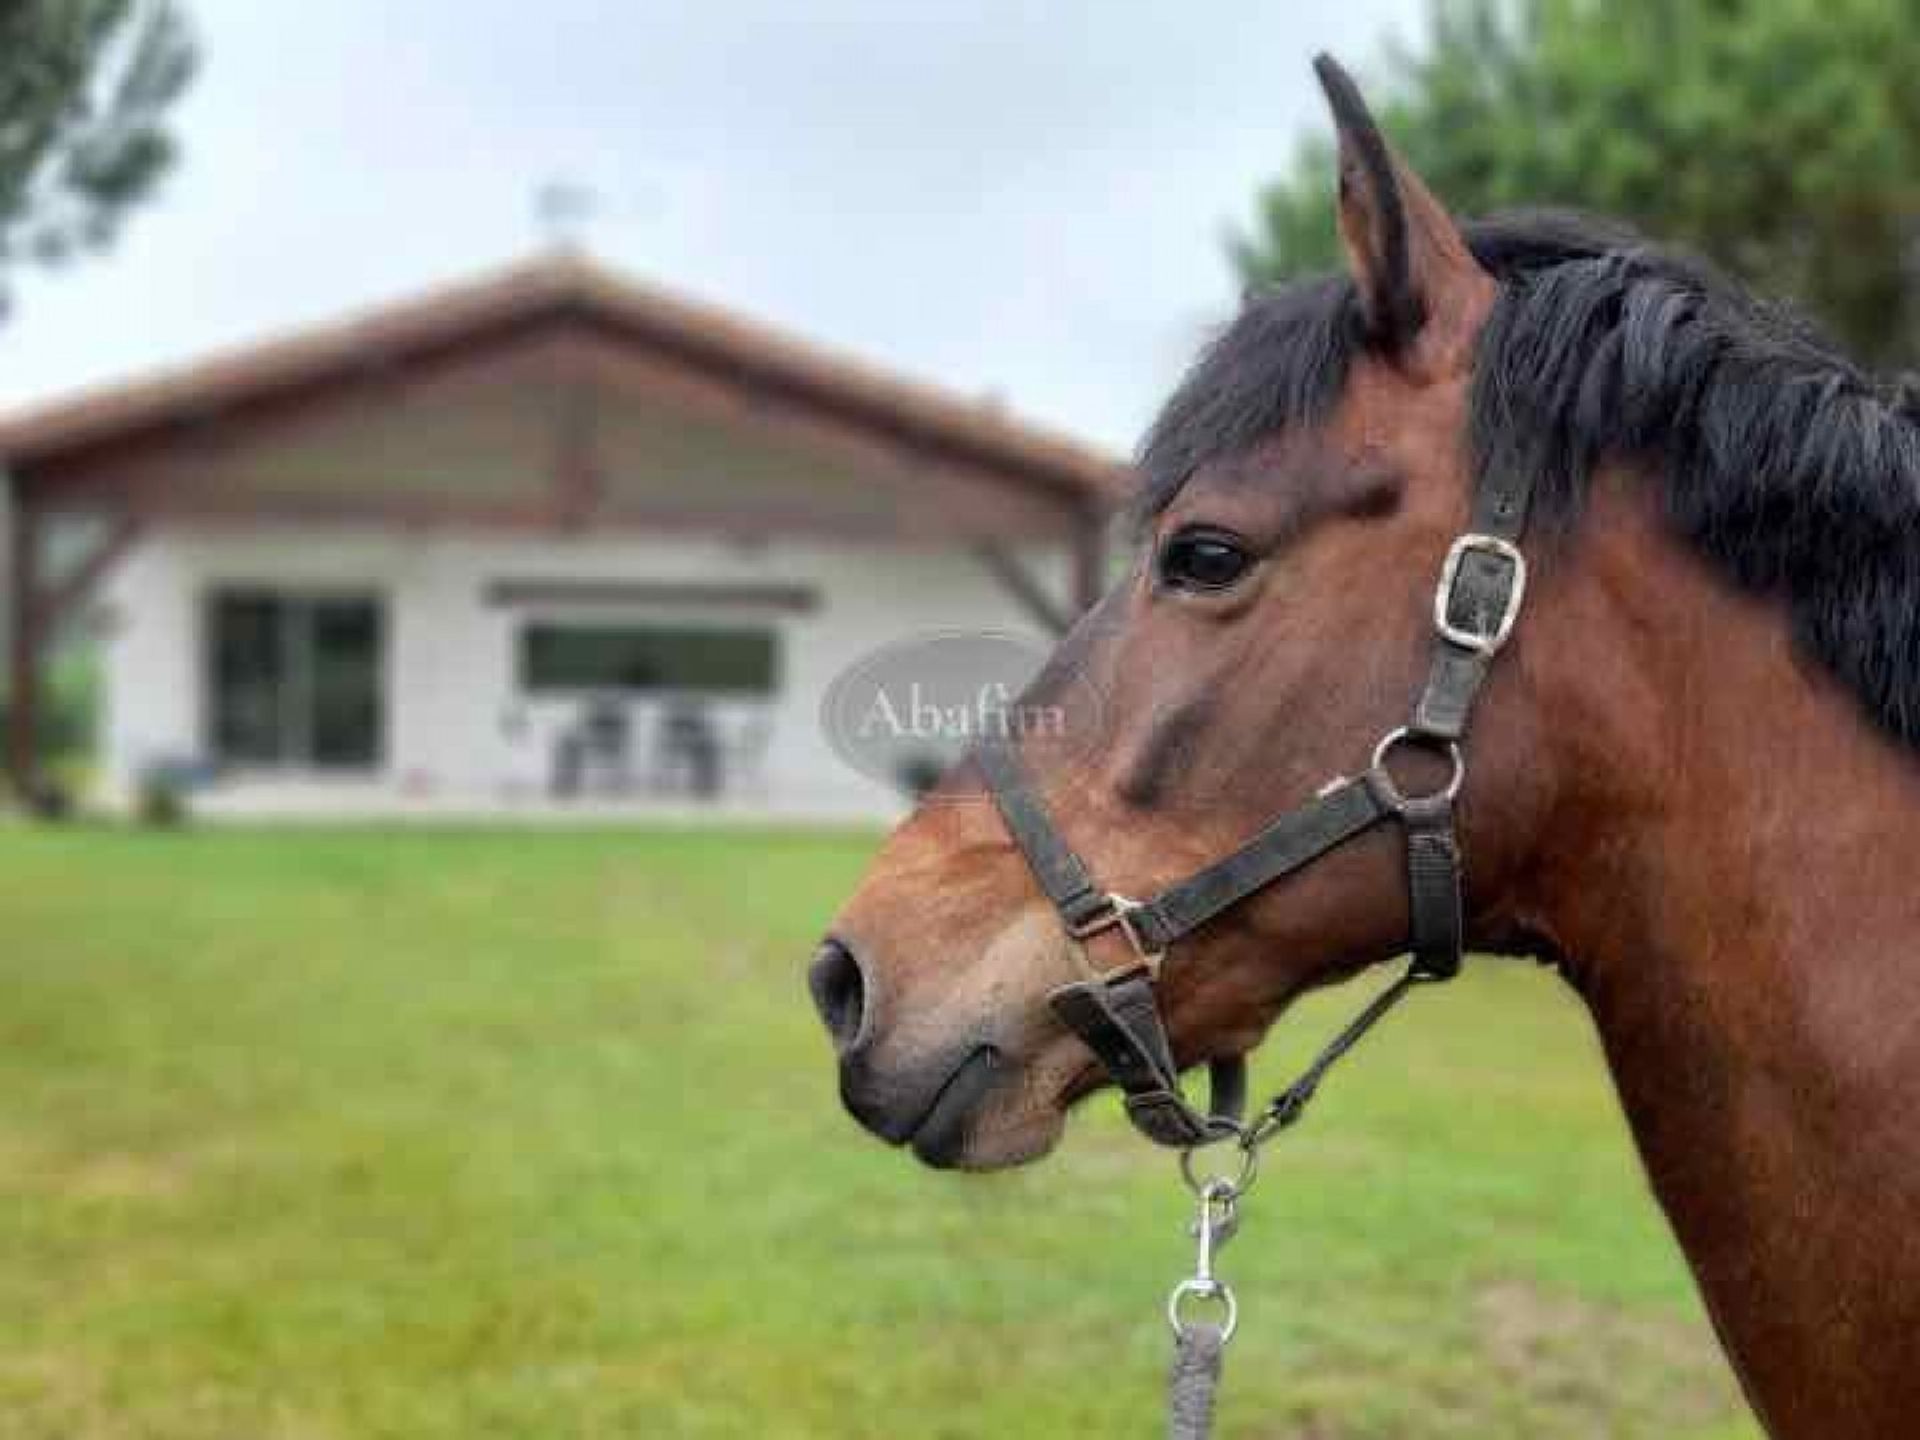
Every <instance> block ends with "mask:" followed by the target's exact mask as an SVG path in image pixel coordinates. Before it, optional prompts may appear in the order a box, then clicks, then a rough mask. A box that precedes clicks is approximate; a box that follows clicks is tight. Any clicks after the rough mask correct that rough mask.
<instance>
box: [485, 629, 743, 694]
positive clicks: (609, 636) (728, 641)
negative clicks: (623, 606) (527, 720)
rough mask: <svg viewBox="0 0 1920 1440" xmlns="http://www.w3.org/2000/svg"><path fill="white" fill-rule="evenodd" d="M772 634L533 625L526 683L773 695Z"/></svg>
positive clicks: (525, 634)
mask: <svg viewBox="0 0 1920 1440" xmlns="http://www.w3.org/2000/svg"><path fill="white" fill-rule="evenodd" d="M779 659H780V657H779V643H778V637H777V636H776V635H775V633H774V632H773V631H771V630H708V629H698V628H684V629H657V628H653V627H642V626H633V625H554V624H537V625H529V626H527V627H526V628H525V629H524V630H523V631H521V634H520V683H521V686H522V688H523V689H526V690H530V691H541V690H681V691H698V692H701V693H704V694H714V695H767V694H771V693H772V692H773V691H774V690H775V689H776V688H778V685H779Z"/></svg>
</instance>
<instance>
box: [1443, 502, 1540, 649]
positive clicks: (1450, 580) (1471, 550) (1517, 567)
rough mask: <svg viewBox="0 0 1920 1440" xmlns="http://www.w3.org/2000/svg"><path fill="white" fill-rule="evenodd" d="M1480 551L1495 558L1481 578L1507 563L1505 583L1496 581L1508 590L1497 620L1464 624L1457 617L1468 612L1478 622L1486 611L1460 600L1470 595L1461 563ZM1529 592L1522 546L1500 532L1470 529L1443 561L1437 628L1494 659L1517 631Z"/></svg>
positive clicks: (1483, 578) (1483, 569)
mask: <svg viewBox="0 0 1920 1440" xmlns="http://www.w3.org/2000/svg"><path fill="white" fill-rule="evenodd" d="M1476 555H1481V556H1486V557H1488V558H1489V559H1491V560H1492V561H1494V562H1495V566H1494V567H1492V568H1489V567H1484V566H1483V567H1482V571H1481V574H1480V575H1479V576H1478V577H1477V578H1479V579H1481V580H1487V579H1491V578H1492V569H1493V568H1498V567H1500V566H1504V567H1505V572H1506V578H1505V582H1504V584H1502V583H1500V582H1495V584H1496V588H1498V589H1499V590H1501V591H1504V595H1503V596H1502V597H1501V600H1502V603H1501V605H1500V609H1499V613H1498V614H1497V615H1495V616H1494V617H1493V623H1492V624H1491V625H1487V626H1484V627H1481V628H1470V627H1469V626H1468V625H1462V624H1460V623H1459V622H1458V621H1456V620H1455V618H1454V617H1455V616H1456V615H1458V614H1465V615H1466V616H1467V617H1469V618H1470V619H1471V620H1472V621H1475V622H1477V621H1480V620H1481V619H1483V618H1484V615H1485V611H1484V610H1483V609H1482V608H1481V607H1479V606H1476V605H1471V604H1469V605H1465V606H1463V605H1462V604H1461V603H1460V602H1461V601H1462V600H1463V599H1466V598H1468V597H1464V596H1462V595H1461V594H1460V585H1459V581H1460V571H1461V567H1462V566H1463V565H1464V564H1466V563H1467V562H1468V560H1469V559H1470V557H1473V556H1476ZM1526 593H1527V557H1526V556H1524V555H1522V554H1521V553H1520V547H1519V546H1518V545H1515V544H1514V543H1513V542H1512V541H1511V540H1503V539H1501V538H1500V536H1498V535H1483V534H1481V533H1480V532H1479V531H1477V530H1473V531H1469V532H1468V533H1466V534H1465V535H1462V536H1460V537H1459V538H1457V539H1456V540H1455V541H1454V542H1453V544H1452V545H1450V546H1448V547H1447V558H1446V559H1445V561H1443V562H1442V563H1441V566H1440V583H1439V584H1438V585H1436V586H1434V589H1433V628H1434V629H1435V630H1438V631H1439V632H1440V637H1441V638H1442V639H1443V640H1450V641H1452V642H1453V643H1454V644H1455V645H1458V646H1460V647H1461V648H1463V649H1466V650H1472V651H1474V652H1476V653H1477V654H1480V655H1484V656H1486V657H1487V658H1488V659H1492V658H1493V657H1494V656H1495V655H1497V654H1499V652H1500V647H1501V646H1503V645H1505V644H1506V643H1507V637H1508V636H1509V635H1511V634H1513V624H1514V621H1516V620H1518V619H1519V618H1520V602H1521V601H1522V600H1523V599H1524V598H1525V597H1526Z"/></svg>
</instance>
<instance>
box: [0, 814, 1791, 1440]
mask: <svg viewBox="0 0 1920 1440" xmlns="http://www.w3.org/2000/svg"><path fill="white" fill-rule="evenodd" d="M872 845H873V839H872V837H870V836H868V835H864V834H851V833H849V834H842V835H839V836H833V835H804V834H798V833H788V834H775V833H758V834H726V833H718V832H709V831H702V832H697V833H693V832H686V831H680V832H673V831H635V830H623V831H600V832H597V833H596V832H571V833H569V832H546V833H540V834H530V833H528V832H526V831H524V830H517V831H516V830H500V831H491V832H490V831H479V830H472V831H454V830H447V831H439V832H430V831H423V830H418V829H410V828H405V827H402V828H399V829H388V830H387V831H384V832H375V831H346V830H320V831H311V830H310V831H304V832H303V831H278V832H269V831H254V832H247V831H235V830H224V829H219V828H215V827H201V828H197V829H187V830H183V831H180V832H177V833H174V834H169V835H154V834H151V833H145V832H137V831H117V832H116V831H107V830H101V829H92V828H86V827H71V828H66V829H46V828H40V829H29V828H26V827H13V828H7V827H0V874H4V875H5V876H6V885H5V886H4V887H0V994H4V995H5V996H6V1004H5V1005H4V1006H0V1094H4V1095H5V1096H6V1105H5V1107H4V1109H3V1110H0V1241H3V1242H4V1245H5V1252H6V1263H5V1265H3V1266H0V1416H4V1417H5V1419H4V1422H3V1423H0V1431H4V1433H5V1434H6V1435H7V1436H8V1437H10V1440H11V1437H15V1436H20V1437H34V1436H45V1437H54V1436H58V1437H61V1440H125V1437H133V1436H141V1437H145V1440H204V1437H207V1436H249V1437H252V1436H258V1437H263V1440H264V1437H287V1440H293V1437H345V1436H355V1437H369V1440H373V1437H392V1440H400V1437H405V1440H437V1437H456V1436H457V1437H460V1440H488V1437H499V1440H506V1437H532V1436H537V1437H541V1440H568V1437H588V1436H660V1437H712V1440H719V1437H732V1436H740V1437H749V1436H751V1437H755V1440H798V1437H811V1436H819V1437H829V1436H830V1437H834V1440H880V1437H883V1436H884V1437H893V1436H902V1435H910V1436H915V1437H929V1440H966V1437H976V1436H997V1437H1019V1436H1032V1437H1036V1440H1038V1437H1059V1436H1078V1435H1099V1436H1116V1435H1118V1436H1126V1435H1151V1434H1155V1433H1158V1431H1159V1428H1160V1413H1159V1407H1160V1405H1161V1404H1162V1402H1163V1396H1162V1393H1161V1389H1162V1383H1163V1379H1164V1375H1165V1365H1166V1360H1167V1346H1168V1338H1167V1332H1166V1327H1165V1322H1164V1321H1163V1320H1162V1319H1161V1318H1160V1306H1161V1304H1162V1302H1163V1301H1164V1299H1165V1296H1166V1292H1167V1290H1168V1288H1170V1287H1171V1285H1172V1283H1173V1281H1174V1280H1175V1279H1176V1278H1177V1277H1178V1276H1179V1275H1180V1274H1182V1273H1183V1271H1184V1270H1185V1268H1186V1267H1189V1266H1191V1264H1192V1260H1193V1251H1192V1244H1191V1242H1190V1241H1189V1240H1188V1239H1187V1238H1186V1236H1185V1235H1184V1234H1183V1227H1184V1224H1185V1221H1186V1219H1187V1197H1186V1194H1185V1192H1184V1191H1183V1190H1182V1189H1181V1188H1180V1185H1179V1181H1178V1179H1177V1178H1176V1177H1175V1175H1174V1170H1173V1166H1172V1163H1171V1161H1170V1160H1169V1159H1168V1157H1167V1156H1165V1155H1164V1154H1161V1153H1157V1152H1153V1151H1151V1150H1150V1148H1149V1147H1147V1146H1146V1145H1143V1144H1142V1143H1141V1142H1140V1141H1139V1140H1138V1138H1137V1137H1135V1136H1134V1135H1133V1134H1132V1133H1131V1132H1130V1131H1128V1130H1127V1129H1126V1127H1125V1126H1124V1124H1123V1123H1122V1122H1121V1120H1120V1117H1119V1114H1118V1107H1117V1106H1116V1105H1115V1104H1114V1103H1113V1102H1112V1100H1111V1099H1105V1100H1100V1101H1096V1102H1094V1103H1092V1104H1090V1105H1089V1106H1088V1107H1087V1110H1086V1112H1085V1113H1083V1114H1080V1115H1078V1116H1077V1117H1076V1118H1075V1122H1074V1124H1073V1125H1072V1127H1071V1131H1070V1133H1069V1135H1068V1137H1067V1140H1066V1143H1065V1145H1064V1147H1063V1148H1062V1150H1061V1151H1060V1153H1059V1154H1057V1155H1055V1156H1053V1157H1052V1158H1051V1159H1050V1160H1048V1162H1047V1163H1046V1164H1045V1165H1042V1166H1040V1167H1038V1168H1035V1169H1032V1170H1027V1171H1023V1172H1020V1173H1017V1174H1013V1175H1004V1176H996V1177H979V1176H956V1175H942V1174H934V1173H932V1172H930V1171H927V1170H924V1169H922V1168H921V1167H919V1166H918V1165H916V1164H915V1163H914V1162H913V1161H912V1160H911V1159H909V1158H908V1157H906V1156H905V1155H902V1154H901V1153H899V1152H898V1151H891V1150H888V1149H886V1148H885V1147H884V1146H882V1145H880V1144H879V1143H878V1142H876V1141H874V1140H872V1139H870V1138H869V1137H867V1136H865V1135H863V1134H861V1133H860V1132H859V1131H858V1130H857V1129H856V1128H855V1126H854V1125H853V1122H852V1121H850V1120H849V1119H848V1118H847V1117H846V1116H845V1114H843V1113H842V1111H841V1109H840V1104H839V1100H838V1097H837V1096H836V1094H835V1093H834V1083H833V1071H832V1063H831V1060H830V1058H829V1052H828V1046H827V1043H826V1038H825V1037H824V1035H822V1034H821V1031H820V1026H819V1022H818V1021H817V1020H816V1019H815V1018H814V1016H813V1014H812V1011H811V1007H810V1006H809V1005H808V1003H807V998H806V987H805V985H804V983H803V981H802V978H801V972H802V969H803V967H804V964H805V960H806V957H807V955H808V953H809V951H810V950H811V948H812V946H813V944H814V941H815V940H816V938H817V937H818V936H819V935H820V933H821V931H822V929H823V928H824V927H825V925H826V922H827V919H828V916H829V915H830V913H831V911H832V909H833V907H834V906H835V905H836V904H837V903H838V902H839V900H840V899H841V897H843V896H844V895H845V894H846V893H847V892H848V890H849V889H850V888H851V887H852V885H853V884H854V882H855V880H856V878H857V876H858V874H859V872H860V870H861V868H862V866H863V865H864V864H865V861H866V858H867V856H868V854H869V853H870V851H871V849H872ZM1353 1003H1354V995H1353V993H1352V991H1351V990H1349V991H1345V992H1343V993H1339V994H1324V995H1317V996H1314V997H1312V998H1311V999H1310V1001H1309V1002H1308V1003H1307V1004H1305V1005H1304V1006H1303V1007H1302V1013H1300V1014H1297V1015H1294V1016H1291V1017H1289V1019H1288V1021H1287V1022H1286V1024H1285V1025H1284V1026H1283V1027H1282V1033H1281V1034H1280V1035H1278V1036H1276V1037H1275V1040H1274V1043H1272V1044H1271V1045H1269V1046H1268V1047H1267V1050H1266V1052H1265V1053H1263V1054H1262V1056H1261V1057H1260V1062H1259V1066H1260V1073H1259V1075H1258V1076H1257V1077H1256V1078H1257V1079H1258V1080H1259V1081H1260V1082H1261V1083H1264V1084H1267V1085H1274V1084H1277V1083H1279V1082H1280V1081H1281V1080H1282V1078H1283V1076H1284V1074H1285V1072H1286V1071H1287V1070H1288V1069H1289V1068H1290V1067H1292V1066H1294V1065H1297V1064H1299V1063H1300V1062H1301V1061H1302V1060H1303V1059H1304V1058H1305V1055H1306V1053H1307V1051H1308V1050H1309V1048H1310V1047H1311V1045H1312V1044H1313V1043H1314V1042H1315V1041H1317V1040H1319V1039H1321V1038H1324V1036H1325V1035H1326V1034H1327V1033H1328V1032H1329V1030H1330V1029H1331V1027H1332V1026H1334V1025H1335V1024H1337V1023H1338V1022H1339V1021H1340V1020H1342V1019H1344V1018H1346V1014H1347V1012H1348V1011H1349V1010H1350V1009H1351V1007H1352V1005H1353ZM1243 1217H1244V1224H1243V1227H1242V1234H1241V1238H1239V1239H1237V1240H1236V1241H1234V1243H1233V1245H1232V1246H1231V1247H1230V1248H1229V1249H1228V1250H1227V1251H1226V1252H1225V1254H1224V1256H1223V1259H1222V1271H1223V1273H1224V1274H1225V1275H1226V1276H1227V1278H1229V1279H1230V1280H1231V1281H1233V1282H1234V1283H1235V1285H1236V1286H1237V1287H1238V1289H1239V1292H1240V1298H1241V1304H1242V1308H1243V1313H1242V1326H1241V1330H1240V1334H1239V1336H1238V1338H1237V1339H1236V1340H1235V1341H1234V1346H1233V1351H1232V1354H1231V1356H1230V1358H1229V1362H1228V1367H1227V1371H1228V1373H1227V1381H1226V1385H1225V1387H1224V1392H1223V1395H1222V1404H1223V1414H1222V1417H1221V1427H1220V1428H1221V1432H1222V1433H1223V1434H1225V1435H1238V1436H1251V1435H1269V1436H1282V1435H1287V1436H1306V1435H1334V1434H1338V1435H1341V1436H1346V1437H1351V1440H1365V1437H1376V1440H1378V1437H1387V1436H1406V1435H1418V1436H1423V1437H1429V1440H1447V1437H1469V1436H1470V1437H1473V1440H1520V1437H1529V1440H1530V1437H1536V1436H1568V1435H1658V1436H1661V1437H1663V1440H1706V1437H1709V1436H1711V1437H1715V1440H1734V1437H1746V1436H1752V1435H1753V1434H1755V1432H1754V1430H1753V1429H1752V1428H1751V1425H1750V1424H1749V1423H1748V1422H1747V1421H1745V1420H1744V1419H1743V1418H1742V1416H1743V1413H1744V1412H1743V1411H1742V1408H1741V1406H1740V1403H1739V1400H1738V1397H1737V1395H1736V1393H1735V1390H1734V1386H1733V1382H1732V1380H1731V1378H1730V1376H1729V1375H1728V1373H1727V1370H1726V1367H1725V1364H1724V1362H1723V1361H1722V1360H1721V1359H1720V1357H1719V1355H1718V1352H1717V1351H1716V1350H1715V1348H1714V1345H1713V1341H1712V1339H1711V1337H1710V1335H1709V1333H1708V1330H1707V1326H1706V1322H1705V1320H1704V1318H1703V1317H1702V1315H1701V1313H1700V1310H1699V1307H1698V1306H1697V1304H1696V1303H1695V1301H1694V1300H1693V1298H1692V1294H1691V1290H1690V1287H1689V1285H1688V1281H1687V1278H1686V1273H1685V1270H1684V1268H1683V1266H1682V1264H1681V1262H1680V1259H1679V1256H1678V1255H1677V1254H1676V1253H1675V1250H1674V1247H1673V1243H1672V1241H1671V1240H1670V1239H1669V1238H1668V1235H1667V1232H1666V1229H1665V1227H1664V1225H1663V1224H1662V1222H1661V1220H1660V1217H1659V1214H1658V1212H1657V1210H1656V1208H1655V1206H1654V1203H1653V1201H1652V1200H1651V1199H1650V1198H1649V1197H1648V1195H1647V1193H1646V1187H1645V1182H1644V1181H1643V1180H1642V1179H1641V1176H1640V1170H1639V1166H1638V1164H1637V1163H1636V1162H1635V1160H1634V1157H1633V1152H1632V1149H1631V1146H1630V1145H1629V1143H1628V1139H1627V1136H1626V1132H1625V1128H1624V1126H1623V1125H1622V1124H1621V1121H1620V1118H1619V1111H1618V1105H1617V1103H1616V1102H1615V1100H1614V1098H1613V1095H1612V1093H1611V1090H1610V1088H1609V1086H1608V1084H1607V1081H1606V1076H1605V1072H1604V1069H1603V1067H1602V1065H1601V1062H1600V1058H1599V1055H1598V1054H1597V1050H1596V1046H1595V1043H1594V1040H1593V1037H1592V1032H1591V1028H1590V1027H1589V1026H1588V1024H1587V1022H1586V1019H1585V1016H1584V1015H1583V1014H1582V1013H1581V1011H1580V1009H1579V1006H1578V1005H1577V1003H1576V1002H1575V1001H1574V999H1573V997H1572V995H1571V993H1570V992H1569V991H1568V990H1567V989H1566V987H1565V986H1563V985H1561V984H1560V983H1559V982H1558V981H1556V980H1555V979H1553V978H1552V977H1551V976H1550V975H1548V974H1546V973H1545V972H1543V971H1541V970H1539V969H1538V968H1537V967H1535V966H1532V965H1519V964H1512V963H1504V964H1503V963H1499V962H1488V963H1485V964H1476V965H1475V966H1473V967H1471V968H1470V969H1469V971H1468V973H1467V974H1466V975H1465V976H1464V977H1463V978H1462V979H1461V980H1459V981H1457V982H1456V983H1454V984H1453V985H1449V986H1445V987H1442V988H1441V989H1439V990H1437V991H1435V992H1434V993H1433V994H1431V995H1426V996H1422V997H1421V999H1420V1000H1419V1002H1418V1008H1417V1010H1409V1011H1408V1012H1406V1014H1405V1015H1404V1017H1402V1018H1399V1019H1397V1020H1396V1021H1395V1023H1394V1024H1393V1025H1392V1026H1391V1027H1389V1028H1387V1029H1383V1030H1382V1031H1380V1032H1379V1034H1378V1035H1377V1036H1376V1037H1374V1038H1370V1039H1369V1040H1368V1041H1367V1048H1366V1052H1365V1054H1364V1055H1363V1056H1362V1057H1360V1058H1358V1059H1356V1060H1355V1061H1354V1062H1353V1064H1352V1066H1351V1068H1348V1069H1343V1070H1342V1071H1341V1072H1340V1074H1339V1075H1338V1077H1337V1078H1336V1079H1335V1080H1334V1081H1333V1082H1332V1083H1331V1084H1330V1085H1329V1086H1328V1089H1327V1091H1326V1093H1325V1094H1324V1095H1323V1097H1322V1098H1321V1100H1320V1102H1319V1106H1318V1108H1316V1110H1315V1111H1314V1115H1313V1118H1312V1120H1311V1121H1310V1122H1309V1123H1308V1124H1306V1125H1304V1126H1302V1127H1301V1128H1300V1129H1298V1130H1296V1131H1294V1132H1292V1133H1291V1134H1289V1135H1288V1136H1287V1137H1286V1139H1285V1140H1284V1141H1283V1142H1282V1143H1281V1144H1279V1145H1277V1146H1276V1147H1275V1148H1274V1149H1273V1150H1271V1151H1270V1152H1268V1158H1267V1163H1266V1166H1265V1168H1264V1173H1263V1174H1262V1176H1261V1179H1260V1182H1259V1185H1258V1187H1257V1188H1256V1189H1255V1190H1254V1191H1253V1192H1252V1193H1251V1195H1250V1196H1249V1197H1248V1201H1247V1204H1246V1207H1245V1209H1244V1211H1243Z"/></svg>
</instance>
